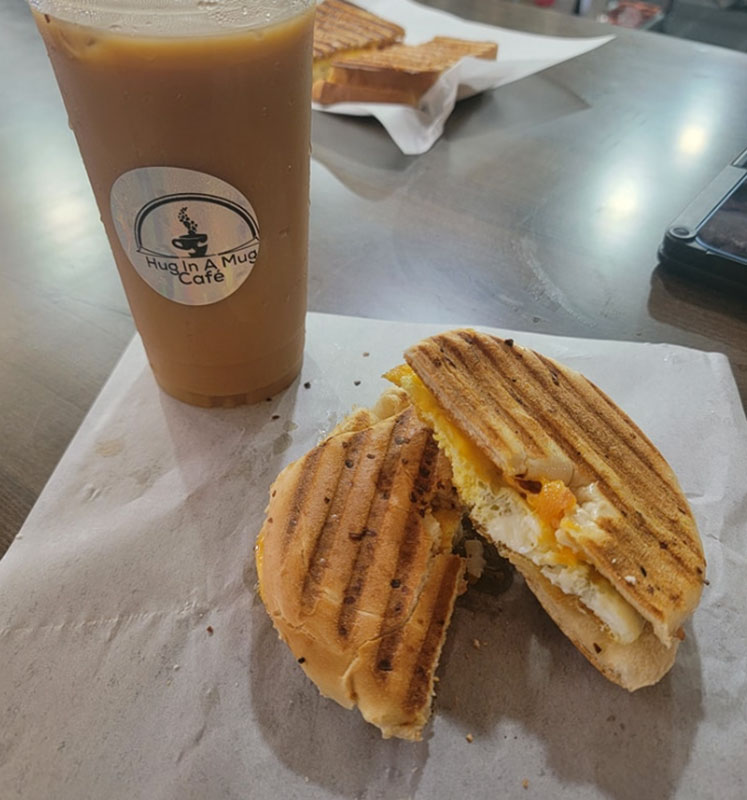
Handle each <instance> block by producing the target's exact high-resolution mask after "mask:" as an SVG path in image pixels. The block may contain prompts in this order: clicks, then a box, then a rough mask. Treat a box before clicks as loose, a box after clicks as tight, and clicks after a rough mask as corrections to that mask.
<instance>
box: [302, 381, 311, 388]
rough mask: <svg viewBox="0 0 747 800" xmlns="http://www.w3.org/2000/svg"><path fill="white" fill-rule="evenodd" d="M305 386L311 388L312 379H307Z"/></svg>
mask: <svg viewBox="0 0 747 800" xmlns="http://www.w3.org/2000/svg"><path fill="white" fill-rule="evenodd" d="M303 388H304V389H311V381H306V383H304V385H303Z"/></svg>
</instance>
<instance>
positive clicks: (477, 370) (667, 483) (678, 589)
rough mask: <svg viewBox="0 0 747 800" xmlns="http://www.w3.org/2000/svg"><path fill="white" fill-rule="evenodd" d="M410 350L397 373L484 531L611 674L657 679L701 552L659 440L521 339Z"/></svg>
mask: <svg viewBox="0 0 747 800" xmlns="http://www.w3.org/2000/svg"><path fill="white" fill-rule="evenodd" d="M405 361H406V364H404V365H402V366H400V367H397V368H395V369H393V370H392V371H391V372H390V373H388V375H387V377H388V378H389V379H390V380H392V381H393V382H394V383H395V384H397V385H398V386H400V387H401V388H403V389H404V390H405V391H406V392H407V394H408V396H409V398H410V400H411V402H412V403H413V405H414V406H415V408H416V409H417V411H418V414H419V415H420V416H421V418H422V419H423V421H424V422H425V423H427V425H428V426H430V427H431V428H432V430H433V432H434V436H435V438H436V440H437V442H438V444H439V446H440V447H441V448H442V450H443V452H444V454H445V455H446V456H447V457H448V459H449V462H450V464H451V467H452V472H453V478H452V479H453V482H454V485H455V486H456V488H457V490H458V492H459V496H460V499H461V501H462V502H463V504H464V505H465V506H466V508H467V509H468V514H469V516H470V518H471V520H472V523H473V525H474V526H475V528H476V529H477V530H478V531H479V532H480V533H481V534H482V535H483V536H484V537H486V538H487V539H488V540H491V541H493V542H494V543H495V544H496V545H497V547H498V549H499V551H500V552H501V554H502V555H504V556H505V557H507V558H508V559H509V560H510V561H511V562H512V563H513V564H514V565H515V566H516V568H517V569H518V571H519V572H520V573H521V574H522V575H523V576H524V578H525V580H526V583H527V585H528V586H529V588H530V589H531V590H532V591H533V592H534V594H535V595H536V596H537V599H538V600H539V602H540V603H541V604H542V606H543V607H544V608H545V609H546V610H547V612H548V613H549V614H550V616H551V617H552V618H553V620H554V621H555V622H556V623H557V625H558V626H559V627H560V628H561V630H562V631H563V632H564V633H565V634H566V635H567V636H568V637H569V638H570V639H571V641H572V642H573V643H574V644H575V645H576V647H577V648H578V649H579V650H580V651H581V652H582V653H583V655H584V656H586V658H587V659H588V660H589V661H590V662H591V663H592V664H593V665H594V666H595V667H597V669H599V670H600V671H601V672H602V673H603V674H604V675H605V676H606V677H607V678H609V679H610V680H611V681H613V682H615V683H617V684H619V685H621V686H623V687H625V688H626V689H628V690H631V691H632V690H635V689H638V688H640V687H642V686H646V685H650V684H653V683H655V682H657V681H658V680H659V679H660V678H661V677H662V676H663V675H664V674H665V673H666V672H667V671H668V670H669V669H670V667H671V666H672V664H673V662H674V658H675V654H676V651H677V647H678V644H679V642H680V639H681V638H683V636H684V633H683V631H682V625H683V623H684V622H685V621H686V620H687V619H688V617H689V616H690V615H691V614H692V613H693V611H694V609H695V607H696V606H697V604H698V601H699V599H700V595H701V591H702V587H703V583H704V581H705V559H704V556H703V549H702V546H701V542H700V537H699V535H698V531H697V528H696V526H695V522H694V520H693V516H692V514H691V511H690V508H689V506H688V503H687V500H686V499H685V497H684V495H683V492H682V490H681V489H680V487H679V484H678V483H677V479H676V477H675V476H674V473H673V472H672V470H671V468H670V467H669V465H668V464H667V463H666V461H665V460H664V458H663V456H662V455H661V454H660V453H659V451H658V450H657V449H656V447H655V446H654V445H653V444H652V443H651V442H650V441H649V439H648V438H647V437H646V436H645V435H644V434H643V432H642V431H641V430H640V429H639V428H638V427H637V426H636V425H635V423H634V422H632V420H631V419H630V418H629V417H628V416H627V415H626V414H625V413H624V412H623V411H622V410H621V409H620V408H618V407H617V405H615V403H614V402H613V401H612V400H611V399H610V398H609V397H607V396H606V395H605V394H604V393H603V392H602V391H601V390H600V389H598V388H597V387H596V386H595V385H594V384H593V383H591V382H590V381H589V380H587V379H586V378H585V377H583V376H582V375H580V374H579V373H578V372H575V371H573V370H571V369H569V368H567V367H565V366H563V365H561V364H559V363H558V362H556V361H553V360H552V359H550V358H547V357H545V356H542V355H540V354H539V353H536V352H533V351H532V350H528V349H526V348H523V347H520V346H519V345H517V344H515V343H514V342H513V341H512V340H511V339H505V340H502V339H499V338H497V337H494V336H490V335H487V334H484V333H478V332H476V331H473V330H456V331H451V332H448V333H443V334H440V335H437V336H433V337H431V338H429V339H425V340H424V341H421V342H420V343H418V344H416V345H414V346H413V347H411V348H409V349H408V350H407V351H406V352H405Z"/></svg>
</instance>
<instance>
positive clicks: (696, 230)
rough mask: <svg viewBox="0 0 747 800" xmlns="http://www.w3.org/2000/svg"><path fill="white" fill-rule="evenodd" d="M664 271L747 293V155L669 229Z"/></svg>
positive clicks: (662, 257) (663, 248) (663, 247)
mask: <svg viewBox="0 0 747 800" xmlns="http://www.w3.org/2000/svg"><path fill="white" fill-rule="evenodd" d="M659 260H660V262H661V265H662V267H664V268H666V269H671V270H677V271H679V272H684V273H686V274H688V275H690V276H691V277H695V278H698V279H702V280H705V281H708V282H709V283H712V284H716V285H720V286H722V287H724V288H727V289H731V290H735V291H741V292H747V150H745V151H744V152H743V153H742V154H741V155H740V156H738V157H737V158H736V159H734V161H733V162H732V163H731V164H730V165H729V166H728V167H726V168H725V169H724V170H722V171H721V172H720V173H719V174H718V176H717V177H716V178H715V179H714V180H713V181H712V182H711V183H710V184H709V186H708V187H707V188H706V189H704V190H703V191H702V192H701V193H700V194H699V195H698V196H697V197H696V198H695V200H693V202H692V203H690V205H689V206H688V207H687V208H686V209H685V210H684V211H683V212H682V214H680V216H679V217H677V219H676V220H675V221H674V222H673V223H672V225H670V226H669V228H668V229H667V232H666V233H665V235H664V241H663V242H662V244H661V247H660V248H659Z"/></svg>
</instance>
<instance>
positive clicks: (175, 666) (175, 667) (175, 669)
mask: <svg viewBox="0 0 747 800" xmlns="http://www.w3.org/2000/svg"><path fill="white" fill-rule="evenodd" d="M178 669H179V665H178V664H174V672H176V671H177V670H178Z"/></svg>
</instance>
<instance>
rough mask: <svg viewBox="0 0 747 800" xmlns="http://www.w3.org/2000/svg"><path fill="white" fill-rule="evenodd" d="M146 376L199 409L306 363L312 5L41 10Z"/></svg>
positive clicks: (252, 391) (251, 397) (68, 1)
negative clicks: (148, 369) (145, 364)
mask: <svg viewBox="0 0 747 800" xmlns="http://www.w3.org/2000/svg"><path fill="white" fill-rule="evenodd" d="M30 4H31V7H32V12H33V15H34V18H35V20H36V23H37V26H38V28H39V30H40V32H41V35H42V37H43V39H44V42H45V44H46V47H47V52H48V54H49V58H50V61H51V63H52V67H53V69H54V72H55V75H56V77H57V82H58V85H59V87H60V91H61V93H62V97H63V100H64V102H65V106H66V108H67V112H68V116H69V119H70V127H71V128H72V130H73V132H74V133H75V136H76V139H77V141H78V146H79V148H80V152H81V156H82V158H83V162H84V164H85V167H86V170H87V172H88V177H89V179H90V182H91V186H92V188H93V192H94V194H95V196H96V201H97V203H98V207H99V211H100V213H101V218H102V220H103V223H104V227H105V228H106V233H107V236H108V238H109V242H110V245H111V248H112V252H113V254H114V259H115V261H116V264H117V267H118V269H119V273H120V277H121V279H122V283H123V285H124V289H125V292H126V294H127V299H128V302H129V305H130V309H131V311H132V315H133V317H134V319H135V324H136V326H137V329H138V331H139V333H140V335H141V337H142V340H143V343H144V345H145V350H146V352H147V355H148V360H149V361H150V364H151V367H152V369H153V373H154V375H155V377H156V380H157V381H158V383H159V384H160V386H161V387H162V388H163V389H164V390H165V391H166V392H168V393H169V394H170V395H173V396H174V397H177V398H179V399H180V400H183V401H185V402H188V403H192V404H195V405H201V406H232V405H238V404H241V403H251V402H255V401H257V400H260V399H263V398H265V397H267V396H269V395H272V394H274V393H275V392H278V391H280V390H281V389H283V388H285V387H286V386H288V385H289V384H290V383H291V381H292V380H293V379H294V378H295V377H296V375H297V374H298V372H299V370H300V368H301V361H302V358H303V346H304V320H305V314H306V271H307V251H308V207H309V150H310V144H309V137H310V118H311V101H310V91H311V64H312V38H313V19H314V8H315V4H314V1H313V0H274V1H273V0H258V1H257V2H250V1H249V0H244V2H241V0H235V1H234V0H125V2H122V0H94V1H93V2H91V0H30Z"/></svg>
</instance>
